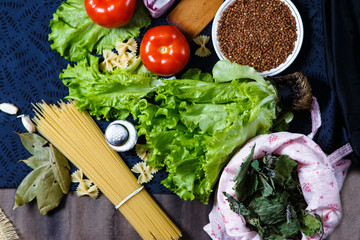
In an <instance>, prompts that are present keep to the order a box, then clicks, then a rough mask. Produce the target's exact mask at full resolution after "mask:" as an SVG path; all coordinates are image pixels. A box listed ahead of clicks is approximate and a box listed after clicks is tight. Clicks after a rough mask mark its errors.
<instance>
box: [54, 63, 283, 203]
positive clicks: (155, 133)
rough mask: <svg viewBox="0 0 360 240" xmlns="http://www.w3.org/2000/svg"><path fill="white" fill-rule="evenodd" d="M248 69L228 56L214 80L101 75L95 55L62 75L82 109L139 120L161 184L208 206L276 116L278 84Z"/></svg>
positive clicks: (196, 74) (193, 75) (195, 74)
mask: <svg viewBox="0 0 360 240" xmlns="http://www.w3.org/2000/svg"><path fill="white" fill-rule="evenodd" d="M238 66H239V65H238ZM229 68H231V71H229V70H228V69H229ZM220 69H222V71H225V73H221V75H222V77H221V78H219V77H218V76H219V71H220ZM246 69H248V68H246ZM246 69H245V70H243V68H242V67H236V66H235V67H234V65H233V64H232V63H230V62H227V61H224V62H221V64H216V65H215V67H214V74H215V73H216V72H218V73H217V74H216V75H214V78H215V76H217V78H215V80H217V81H214V79H213V78H212V76H211V75H210V74H206V73H202V72H201V71H200V70H196V69H191V70H190V71H188V72H186V73H185V74H184V77H183V78H184V79H167V80H165V79H158V78H157V77H156V76H154V75H152V74H150V73H146V72H143V73H138V72H135V73H134V72H132V71H129V70H117V71H115V72H113V73H101V72H100V71H99V70H98V59H97V58H95V57H91V58H90V59H89V61H87V60H84V61H82V62H80V63H78V64H77V65H75V66H74V67H71V66H68V68H67V69H65V70H64V72H63V73H62V74H61V75H60V77H61V78H62V80H63V82H64V84H65V85H66V86H68V87H69V92H70V94H69V96H68V98H71V99H75V100H76V102H77V106H78V107H79V108H80V109H88V110H89V111H90V113H91V114H94V115H96V116H98V117H101V116H103V117H105V118H106V119H110V118H113V117H115V118H122V119H124V118H126V117H128V115H129V114H131V115H132V116H133V118H134V119H137V120H138V125H137V128H138V133H139V135H144V136H145V138H146V144H147V147H148V148H149V150H150V152H151V156H150V159H149V160H148V161H147V163H148V164H149V165H151V166H152V167H157V168H161V167H165V168H166V171H167V172H168V173H169V174H168V177H167V178H166V179H165V180H163V181H162V183H163V184H164V186H166V187H167V188H168V189H170V190H171V191H173V192H175V193H176V194H177V195H179V196H180V197H181V198H183V199H190V200H192V199H194V198H198V199H200V200H201V201H202V202H204V203H207V201H208V198H209V196H210V194H211V192H212V189H213V187H214V185H215V183H216V181H217V179H218V177H219V174H220V172H221V170H222V169H223V167H224V165H225V164H226V163H227V162H228V160H229V159H230V157H231V156H232V154H233V153H234V152H235V151H236V150H237V149H239V148H240V147H241V146H242V145H243V144H244V143H245V142H246V141H247V140H249V139H250V138H252V137H254V136H256V135H258V134H262V133H267V132H269V130H270V128H271V126H272V123H273V120H274V119H276V117H277V107H276V106H277V100H278V99H277V93H276V90H275V88H274V87H273V85H271V83H270V82H268V81H265V80H264V79H263V78H262V77H261V76H260V75H257V74H256V73H254V72H253V71H254V70H251V69H248V70H246ZM250 70H251V71H250ZM226 72H229V74H230V75H229V76H227V75H226ZM243 72H244V75H243ZM251 77H254V79H253V78H251ZM219 79H221V81H220V80H219Z"/></svg>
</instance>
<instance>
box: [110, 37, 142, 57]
mask: <svg viewBox="0 0 360 240" xmlns="http://www.w3.org/2000/svg"><path fill="white" fill-rule="evenodd" d="M115 49H116V51H117V52H118V54H119V55H122V54H124V53H125V52H126V51H127V50H129V51H131V52H133V53H136V51H137V42H136V41H135V39H134V38H130V39H129V40H128V41H127V42H126V43H125V42H121V41H116V42H115Z"/></svg>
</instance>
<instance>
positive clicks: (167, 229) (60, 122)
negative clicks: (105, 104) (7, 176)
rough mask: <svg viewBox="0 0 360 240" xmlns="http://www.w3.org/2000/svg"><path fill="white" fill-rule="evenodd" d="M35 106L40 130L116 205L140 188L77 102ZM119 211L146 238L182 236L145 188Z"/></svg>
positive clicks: (35, 120)
mask: <svg viewBox="0 0 360 240" xmlns="http://www.w3.org/2000/svg"><path fill="white" fill-rule="evenodd" d="M34 107H35V110H34V111H35V114H36V115H35V117H34V122H35V123H36V125H37V129H38V131H39V132H40V133H41V134H42V135H43V136H44V137H45V138H46V139H48V140H49V142H51V143H52V144H53V145H55V146H56V148H57V149H59V150H60V151H61V152H62V153H63V154H64V155H65V156H66V157H67V158H68V159H69V160H70V161H71V162H72V163H73V164H74V165H75V166H76V167H78V168H79V169H82V170H83V171H84V173H85V175H86V176H87V177H88V178H89V179H91V180H92V181H93V182H94V183H95V184H96V185H97V186H98V187H99V189H100V190H101V191H102V192H103V193H104V195H105V196H106V197H107V198H108V199H109V200H110V201H111V202H112V203H113V204H114V205H118V204H119V203H120V202H122V201H123V200H124V199H125V198H127V197H128V196H129V195H130V194H131V193H133V192H134V191H135V190H136V189H139V188H140V187H141V185H140V184H138V183H137V179H136V177H135V176H134V175H133V174H132V172H131V171H130V169H129V168H128V167H127V166H126V164H125V162H124V161H123V160H122V159H121V158H120V156H119V154H118V153H116V152H115V151H114V150H112V149H111V148H110V147H109V146H108V145H107V143H106V140H105V137H104V134H103V133H102V132H101V130H100V129H99V127H98V126H97V125H96V123H95V122H94V120H93V119H92V118H91V116H90V115H89V114H88V113H87V112H80V111H79V110H77V109H76V105H75V102H73V101H69V102H66V103H65V102H59V103H58V105H47V104H46V103H45V102H43V103H38V104H36V105H34ZM119 210H120V212H121V213H122V214H123V215H124V216H125V218H126V219H127V220H128V221H129V222H130V224H131V225H132V226H133V227H134V228H135V230H136V231H137V232H138V233H139V235H140V236H141V237H142V238H143V239H179V238H180V237H181V232H180V230H179V229H178V228H177V227H176V226H175V224H174V223H173V222H172V221H171V220H170V219H169V217H168V216H167V215H166V214H165V213H164V212H163V210H162V209H161V208H160V207H159V206H158V205H157V203H156V202H155V201H154V200H153V199H152V197H151V196H150V195H149V194H148V192H147V191H146V190H144V189H142V190H141V191H140V192H139V193H137V194H136V195H135V196H133V197H131V198H130V199H129V200H127V201H126V202H125V203H124V204H123V205H122V206H121V207H120V208H119Z"/></svg>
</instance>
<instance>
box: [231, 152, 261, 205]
mask: <svg viewBox="0 0 360 240" xmlns="http://www.w3.org/2000/svg"><path fill="white" fill-rule="evenodd" d="M254 149H255V146H254V147H253V148H252V149H251V152H250V154H249V155H248V156H247V157H246V159H245V160H244V161H243V163H242V164H241V167H240V169H239V171H238V172H237V174H236V175H235V177H234V179H233V181H234V182H235V186H234V190H235V193H236V197H237V199H238V201H240V202H242V201H243V200H244V199H245V198H247V197H248V196H249V195H251V194H252V193H253V192H254V191H255V190H256V187H257V184H256V183H257V179H254V177H253V178H251V179H250V178H247V174H246V173H247V171H248V169H249V167H250V164H251V161H252V158H253V156H254ZM249 180H250V181H249Z"/></svg>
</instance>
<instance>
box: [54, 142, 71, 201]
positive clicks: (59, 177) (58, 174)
mask: <svg viewBox="0 0 360 240" xmlns="http://www.w3.org/2000/svg"><path fill="white" fill-rule="evenodd" d="M50 162H51V169H52V171H53V173H54V176H55V179H56V181H57V183H58V184H59V185H60V188H61V190H62V192H63V193H64V194H67V193H68V192H69V189H70V185H71V176H70V174H69V170H70V164H69V161H68V160H67V159H66V158H65V156H64V155H63V154H62V153H60V151H59V150H57V149H56V148H55V147H54V146H53V145H52V144H50Z"/></svg>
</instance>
